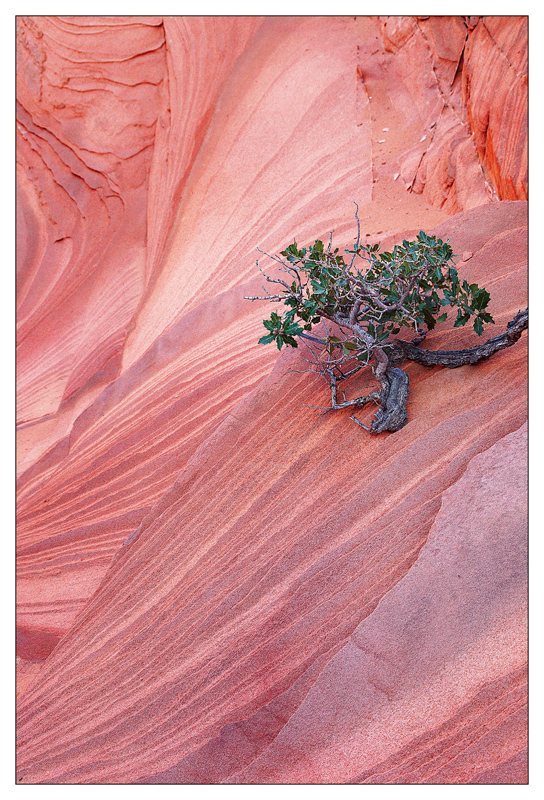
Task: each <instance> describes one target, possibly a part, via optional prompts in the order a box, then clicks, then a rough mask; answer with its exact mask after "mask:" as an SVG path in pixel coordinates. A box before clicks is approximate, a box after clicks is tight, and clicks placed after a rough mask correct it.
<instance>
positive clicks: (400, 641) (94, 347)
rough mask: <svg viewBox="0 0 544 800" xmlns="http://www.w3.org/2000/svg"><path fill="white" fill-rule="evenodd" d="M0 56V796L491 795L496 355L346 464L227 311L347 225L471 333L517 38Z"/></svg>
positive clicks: (509, 596)
mask: <svg viewBox="0 0 544 800" xmlns="http://www.w3.org/2000/svg"><path fill="white" fill-rule="evenodd" d="M18 26H19V29H18V41H19V61H18V102H19V108H18V126H19V127H18V136H19V145H18V175H19V197H18V201H19V204H20V211H19V214H18V223H19V225H20V230H19V234H18V248H19V253H18V291H19V293H20V294H19V306H18V309H19V310H18V325H19V329H20V330H19V333H18V335H19V345H18V377H19V390H18V400H19V414H20V417H19V419H20V427H19V431H18V437H19V439H18V441H19V457H20V462H21V463H20V478H19V495H18V633H19V652H18V655H19V659H20V660H19V664H18V668H19V674H20V681H19V686H18V692H19V694H20V700H19V724H18V737H19V738H18V780H19V781H20V782H21V783H37V782H59V783H101V782H105V783H130V782H142V783H149V782H160V783H168V782H174V783H176V782H178V783H183V782H188V783H190V782H193V783H217V782H234V783H236V782H242V783H247V782H254V783H282V782H292V783H306V782H310V783H311V782H318V783H331V782H333V783H346V782H352V783H365V782H366V783H380V782H391V783H433V782H438V783H485V782H489V783H493V782H507V783H523V782H524V781H525V780H526V763H525V746H526V745H525V734H526V726H525V722H524V713H525V712H524V708H525V701H526V691H525V683H524V681H525V678H524V668H525V655H526V654H525V638H524V637H525V634H524V623H525V610H524V599H525V595H524V578H525V573H524V567H525V557H524V555H523V546H524V544H525V531H524V523H525V510H524V500H525V488H524V478H525V471H524V470H525V444H524V438H523V435H524V423H525V420H526V399H525V390H526V360H525V359H526V336H524V337H523V338H522V340H520V342H518V343H517V345H516V346H515V347H513V348H511V349H509V350H506V351H502V352H501V353H499V354H497V355H496V356H495V357H494V358H493V359H491V360H490V361H489V362H488V363H485V362H484V363H483V364H480V365H479V366H477V367H465V368H462V369H459V370H455V371H449V370H442V369H433V370H426V369H424V368H423V367H419V366H417V365H413V364H412V365H411V366H410V367H409V368H408V371H409V373H410V378H411V382H412V389H411V395H410V402H409V407H408V413H409V424H408V425H407V426H406V427H405V428H404V429H402V430H401V431H400V432H398V433H396V434H394V435H384V436H381V437H374V438H372V437H368V436H366V435H365V434H364V432H362V431H359V432H357V429H355V430H354V428H355V426H354V424H353V423H352V422H351V421H350V420H349V415H348V414H346V415H342V414H338V415H336V416H331V415H327V416H316V414H315V411H312V410H311V409H309V408H307V407H305V406H304V405H303V404H308V405H310V406H311V405H323V404H324V403H325V402H326V397H325V392H324V388H325V387H324V386H322V385H321V384H320V383H319V382H318V381H317V379H314V380H312V379H311V378H310V376H308V375H301V374H298V373H296V372H293V371H292V370H299V369H302V368H304V362H302V361H301V357H302V353H301V351H300V350H299V351H293V352H288V353H282V354H281V356H280V357H279V358H278V357H277V355H278V354H277V352H275V351H273V349H272V348H265V347H262V346H258V345H257V344H256V340H257V338H258V336H259V335H260V331H259V329H260V327H261V326H260V320H261V319H262V317H263V316H264V314H265V313H266V306H262V305H261V306H259V305H258V304H250V303H248V302H247V301H244V300H243V299H242V298H243V295H244V294H254V293H256V292H258V291H259V289H260V284H261V280H260V279H259V278H257V277H256V269H255V247H256V246H260V247H262V248H263V249H265V250H268V251H271V252H274V251H277V250H278V249H280V248H281V247H282V246H284V245H285V244H286V243H287V242H288V241H290V240H291V239H292V238H293V237H294V236H295V235H296V236H297V240H298V241H300V242H306V241H308V240H309V239H310V238H311V237H314V238H315V237H316V236H318V235H326V233H327V232H328V231H329V230H331V229H332V228H334V229H335V230H336V236H337V239H338V243H345V244H348V243H350V241H351V240H352V236H353V211H352V209H353V205H352V201H353V200H357V202H358V203H359V206H360V217H361V223H362V231H363V235H364V237H365V240H366V241H380V240H384V239H385V241H386V244H387V243H391V242H393V241H395V240H396V239H398V238H399V237H400V238H402V237H403V236H404V235H408V234H410V233H413V232H417V231H418V230H419V229H420V228H422V227H423V228H425V229H426V230H430V229H433V231H434V232H435V233H436V234H437V235H440V236H442V238H449V239H450V241H451V244H452V247H453V249H454V252H456V253H458V254H459V258H460V259H461V256H463V254H466V253H470V254H471V256H470V258H469V259H468V260H466V261H464V263H462V265H461V269H462V271H463V275H464V276H465V277H467V278H468V279H469V280H471V281H477V282H479V283H480V284H484V285H486V286H487V287H488V288H489V290H490V292H491V296H492V309H491V310H492V313H493V314H494V316H495V319H496V321H497V329H502V328H504V326H505V324H506V322H507V321H508V320H509V319H510V318H511V317H512V316H513V315H514V314H515V313H516V312H517V311H518V310H519V309H520V308H522V307H524V306H525V304H526V296H525V295H526V239H527V228H526V225H527V222H526V203H525V202H521V201H524V200H525V199H526V196H527V195H526V186H527V180H526V145H525V142H526V106H525V103H526V94H525V89H526V69H527V67H526V55H524V54H526V20H525V18H516V17H512V18H470V20H469V19H466V18H461V17H453V18H448V17H431V18H428V19H421V18H379V19H378V18H369V17H363V18H355V19H354V18H351V17H349V18H348V17H338V18H329V19H327V20H325V19H323V18H318V17H315V18H312V17H310V18H303V19H296V18H257V17H255V18H213V17H207V18H198V17H192V18H182V17H173V18H166V19H164V20H163V19H162V18H159V17H135V18H131V17H108V18H99V17H92V18H83V17H75V18H53V17H36V18H32V17H31V18H19V19H18ZM524 37H525V38H524ZM301 42H302V43H304V47H303V46H301ZM524 48H525V50H524ZM506 62H507V66H505V63H506ZM484 69H485V70H487V74H488V75H489V76H490V77H489V80H487V79H486V81H485V82H484V81H482V79H481V76H482V70H484ZM506 97H508V98H510V100H509V102H505V98H506ZM486 103H487V106H486ZM486 108H487V109H488V112H487V111H486V110H485V109H486ZM486 115H487V116H486ZM323 120H326V121H327V124H324V122H323ZM334 121H338V122H336V123H335V122H334ZM384 129H386V130H385V132H384ZM471 132H474V133H475V136H474V137H473V136H472V135H471ZM423 136H426V137H427V138H426V139H424V140H423V141H421V139H422V137H423ZM382 140H383V141H382ZM429 140H430V141H429ZM397 173H400V175H401V177H400V178H395V176H396V175H397ZM406 185H408V186H409V187H411V190H410V191H406ZM499 201H501V202H499ZM509 201H514V202H509ZM458 212H461V213H458ZM454 214H455V216H452V215H454ZM463 258H464V256H463ZM492 333H494V331H491V335H492ZM428 342H429V346H431V347H435V348H454V347H463V346H469V345H471V344H473V343H474V335H473V334H472V335H471V334H470V331H468V330H464V329H451V328H450V327H449V326H448V324H447V323H444V324H441V325H439V326H437V328H436V329H435V331H434V332H433V333H432V335H430V336H429V338H428ZM271 370H272V371H271ZM362 380H363V381H364V378H363V379H362ZM363 385H365V384H364V383H359V384H357V382H356V381H355V382H354V387H353V391H355V390H356V387H357V386H359V387H360V386H363ZM363 416H364V415H361V418H363ZM367 416H368V417H370V411H369V412H368V414H367ZM499 487H500V488H499Z"/></svg>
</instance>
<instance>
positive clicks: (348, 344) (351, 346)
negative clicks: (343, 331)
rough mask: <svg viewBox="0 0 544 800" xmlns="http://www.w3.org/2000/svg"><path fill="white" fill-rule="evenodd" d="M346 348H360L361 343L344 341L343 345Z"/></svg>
mask: <svg viewBox="0 0 544 800" xmlns="http://www.w3.org/2000/svg"><path fill="white" fill-rule="evenodd" d="M343 347H344V349H345V350H358V349H359V345H357V344H355V342H344V345H343Z"/></svg>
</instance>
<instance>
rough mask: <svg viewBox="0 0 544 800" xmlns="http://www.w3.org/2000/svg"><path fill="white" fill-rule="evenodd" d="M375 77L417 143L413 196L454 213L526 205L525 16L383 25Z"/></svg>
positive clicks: (409, 179) (411, 169) (403, 20)
mask: <svg viewBox="0 0 544 800" xmlns="http://www.w3.org/2000/svg"><path fill="white" fill-rule="evenodd" d="M380 28H381V36H382V40H383V45H384V50H385V54H384V55H383V56H382V59H381V63H382V69H383V70H384V72H385V73H386V74H387V75H388V76H389V81H388V82H389V84H390V86H391V94H392V96H394V98H395V103H396V104H397V105H400V106H402V108H403V111H404V113H405V114H406V116H407V118H409V119H411V120H413V121H414V123H416V121H417V122H419V124H420V127H421V140H420V141H419V142H418V144H417V146H416V147H415V148H413V149H412V150H410V151H409V152H408V153H406V154H405V156H404V157H403V158H402V159H401V174H402V177H403V179H404V180H405V182H406V183H407V184H408V186H410V187H411V189H412V191H415V192H418V193H423V195H424V197H426V198H427V199H428V200H429V202H431V203H432V204H433V205H436V206H438V207H441V208H444V209H445V210H447V211H449V212H451V213H455V212H456V211H460V210H463V209H467V208H473V207H475V206H479V205H481V204H482V203H485V202H486V201H487V200H488V199H489V197H490V196H494V197H498V198H499V199H501V200H526V199H527V18H526V17H510V18H508V19H505V18H504V17H471V18H469V19H467V18H462V17H447V16H439V17H425V18H415V17H382V18H380Z"/></svg>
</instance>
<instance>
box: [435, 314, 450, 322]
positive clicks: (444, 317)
mask: <svg viewBox="0 0 544 800" xmlns="http://www.w3.org/2000/svg"><path fill="white" fill-rule="evenodd" d="M447 318H448V315H447V314H440V316H439V317H437V318H436V321H437V322H445V321H446V320H447Z"/></svg>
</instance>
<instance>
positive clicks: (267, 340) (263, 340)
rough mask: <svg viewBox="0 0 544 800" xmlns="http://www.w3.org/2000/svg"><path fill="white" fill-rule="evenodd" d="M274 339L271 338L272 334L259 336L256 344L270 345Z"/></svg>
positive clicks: (273, 337)
mask: <svg viewBox="0 0 544 800" xmlns="http://www.w3.org/2000/svg"><path fill="white" fill-rule="evenodd" d="M275 338H276V337H275V336H272V334H271V333H269V334H268V335H267V336H261V338H260V339H259V341H258V342H257V344H270V342H273V341H274V339H275Z"/></svg>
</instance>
